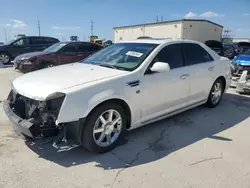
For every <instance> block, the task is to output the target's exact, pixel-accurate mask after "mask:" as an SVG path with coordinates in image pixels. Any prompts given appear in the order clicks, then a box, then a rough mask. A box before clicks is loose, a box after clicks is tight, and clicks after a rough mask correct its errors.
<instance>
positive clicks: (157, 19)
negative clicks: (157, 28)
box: [156, 15, 159, 23]
mask: <svg viewBox="0 0 250 188" xmlns="http://www.w3.org/2000/svg"><path fill="white" fill-rule="evenodd" d="M156 22H157V23H158V22H159V18H158V15H157V16H156Z"/></svg>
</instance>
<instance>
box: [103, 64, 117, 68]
mask: <svg viewBox="0 0 250 188" xmlns="http://www.w3.org/2000/svg"><path fill="white" fill-rule="evenodd" d="M99 65H100V66H102V67H108V68H111V69H117V67H115V66H114V65H110V64H99Z"/></svg>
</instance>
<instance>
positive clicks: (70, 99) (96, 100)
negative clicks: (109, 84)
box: [56, 89, 129, 124]
mask: <svg viewBox="0 0 250 188" xmlns="http://www.w3.org/2000/svg"><path fill="white" fill-rule="evenodd" d="M110 99H121V100H123V101H125V102H126V103H127V104H129V103H128V99H126V98H125V97H124V96H122V95H120V94H119V93H117V92H115V91H114V90H112V89H108V90H104V91H101V92H97V93H95V94H93V93H92V94H91V93H87V92H86V91H84V90H83V91H81V92H77V93H69V94H67V95H66V97H65V99H64V102H63V104H62V106H61V109H60V112H59V115H58V118H57V121H56V124H59V123H67V122H72V121H78V120H79V119H81V118H85V117H87V116H88V114H89V113H90V112H91V111H92V110H93V109H94V108H95V107H96V106H97V105H99V104H101V103H102V102H105V101H107V100H110Z"/></svg>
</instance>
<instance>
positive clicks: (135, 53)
mask: <svg viewBox="0 0 250 188" xmlns="http://www.w3.org/2000/svg"><path fill="white" fill-rule="evenodd" d="M126 55H130V56H134V57H141V56H142V55H143V53H139V52H133V51H128V52H127V53H126Z"/></svg>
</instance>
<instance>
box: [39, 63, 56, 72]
mask: <svg viewBox="0 0 250 188" xmlns="http://www.w3.org/2000/svg"><path fill="white" fill-rule="evenodd" d="M53 66H54V64H53V63H50V62H45V61H42V62H41V65H40V66H39V68H38V69H45V68H50V67H53ZM38 69H37V70H38Z"/></svg>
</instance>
